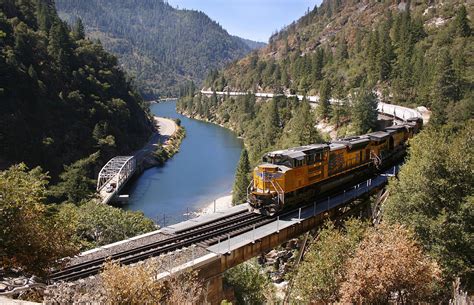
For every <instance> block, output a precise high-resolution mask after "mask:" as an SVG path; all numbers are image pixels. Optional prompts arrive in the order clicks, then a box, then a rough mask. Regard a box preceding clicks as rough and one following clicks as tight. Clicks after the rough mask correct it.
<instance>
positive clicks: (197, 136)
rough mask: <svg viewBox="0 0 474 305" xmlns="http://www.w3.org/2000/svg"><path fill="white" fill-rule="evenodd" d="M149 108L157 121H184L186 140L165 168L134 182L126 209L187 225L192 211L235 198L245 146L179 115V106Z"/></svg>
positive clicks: (223, 131)
mask: <svg viewBox="0 0 474 305" xmlns="http://www.w3.org/2000/svg"><path fill="white" fill-rule="evenodd" d="M150 108H151V111H152V113H153V114H155V115H157V116H162V117H169V118H179V119H180V120H181V125H182V126H184V128H185V129H186V137H185V138H184V140H183V142H182V143H181V147H180V151H179V153H177V154H176V155H175V156H174V157H173V158H172V159H170V160H168V161H167V162H166V163H165V165H163V166H161V167H154V168H150V169H148V170H146V171H145V172H143V173H142V175H141V176H140V177H139V178H137V179H136V180H135V181H133V183H132V184H131V186H130V189H129V195H130V198H129V202H128V203H127V204H126V205H125V206H124V208H126V209H129V210H134V211H138V210H139V211H143V213H144V214H145V215H146V216H147V217H150V218H152V219H153V220H155V221H156V222H157V223H158V224H160V225H164V224H165V225H169V224H172V223H177V222H180V221H182V220H184V219H186V218H187V216H186V215H185V214H186V213H187V211H188V210H189V211H196V210H199V209H201V208H203V207H206V206H207V205H208V204H209V203H210V202H212V201H213V200H215V199H217V198H219V197H222V196H226V195H229V194H230V192H231V190H232V184H233V181H234V175H235V169H236V167H237V163H238V161H239V157H240V152H241V150H242V148H243V142H242V141H241V140H240V139H238V138H237V137H236V135H235V134H234V133H233V132H231V131H229V130H227V129H225V128H222V127H220V126H218V125H215V124H211V123H206V122H201V121H198V120H194V119H189V118H187V117H185V116H183V115H181V114H179V113H177V112H176V101H166V102H161V103H158V104H152V105H151V106H150Z"/></svg>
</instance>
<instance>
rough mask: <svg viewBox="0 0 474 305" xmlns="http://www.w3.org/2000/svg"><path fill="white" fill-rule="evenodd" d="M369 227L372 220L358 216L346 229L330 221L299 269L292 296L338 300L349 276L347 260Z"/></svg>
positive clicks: (349, 221) (348, 221) (303, 298)
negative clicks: (340, 228)
mask: <svg viewBox="0 0 474 305" xmlns="http://www.w3.org/2000/svg"><path fill="white" fill-rule="evenodd" d="M367 228H368V223H365V222H361V221H358V220H347V221H346V222H345V224H344V231H342V230H339V229H336V228H335V226H334V224H333V223H332V222H328V223H326V225H325V227H324V228H322V229H321V230H320V231H319V234H318V237H317V240H315V242H314V243H312V244H311V245H310V248H309V250H308V252H307V253H306V254H305V257H304V261H303V262H302V263H301V264H300V265H299V267H298V270H296V273H295V275H294V279H293V281H294V282H293V283H294V285H293V290H292V291H291V298H292V300H293V301H294V302H304V303H309V302H311V301H315V300H317V301H322V302H325V303H330V302H336V301H337V300H338V299H339V297H340V296H339V289H340V285H341V283H342V282H343V281H344V280H345V272H346V270H345V263H346V261H347V260H348V259H349V258H350V257H352V256H353V255H354V252H355V250H356V248H357V246H358V244H359V243H360V241H361V240H362V238H363V236H364V233H365V231H366V230H367Z"/></svg>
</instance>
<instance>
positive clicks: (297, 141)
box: [279, 100, 322, 148]
mask: <svg viewBox="0 0 474 305" xmlns="http://www.w3.org/2000/svg"><path fill="white" fill-rule="evenodd" d="M315 125H316V120H315V114H314V112H313V111H312V110H311V107H310V106H309V103H308V102H307V101H306V100H303V101H302V102H301V104H300V105H299V106H298V108H297V110H296V113H295V115H294V116H293V118H291V120H290V121H289V123H288V124H287V125H286V128H285V130H284V133H283V137H282V138H281V141H280V143H281V145H279V147H284V148H288V147H295V146H302V145H307V144H312V143H318V142H321V141H322V138H321V136H320V134H319V132H318V130H317V129H316V127H314V126H315Z"/></svg>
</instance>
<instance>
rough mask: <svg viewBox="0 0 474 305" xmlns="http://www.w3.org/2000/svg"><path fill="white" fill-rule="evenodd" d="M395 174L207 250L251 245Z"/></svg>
mask: <svg viewBox="0 0 474 305" xmlns="http://www.w3.org/2000/svg"><path fill="white" fill-rule="evenodd" d="M395 172H398V167H394V168H391V169H390V170H388V171H386V172H385V173H384V174H382V175H380V176H377V177H376V178H374V179H370V180H367V181H366V182H362V183H360V184H358V185H357V186H356V187H352V188H350V189H348V190H346V191H344V192H343V193H340V194H338V195H335V196H332V197H329V198H328V199H324V200H320V201H318V202H316V203H315V204H314V205H313V206H308V207H305V208H301V211H294V212H293V213H291V214H289V215H284V216H282V217H281V218H279V219H278V220H276V221H273V222H271V223H269V224H267V225H264V226H261V227H258V228H255V229H253V230H251V231H248V232H246V233H243V234H240V235H237V236H235V237H231V238H229V239H224V240H222V241H221V242H220V243H218V244H215V245H212V246H210V247H208V248H207V250H208V251H211V252H213V253H216V254H226V253H229V252H231V251H233V250H235V249H238V248H241V247H243V246H245V245H248V244H250V243H253V242H255V240H258V239H260V238H263V237H265V236H269V235H271V234H275V233H278V231H280V230H283V229H285V228H287V227H290V226H293V225H295V224H297V223H299V222H301V221H303V220H305V219H307V218H311V217H313V216H315V215H319V214H322V213H324V212H326V211H328V210H331V209H333V208H335V207H337V206H340V205H343V204H345V203H348V202H350V201H352V200H354V199H355V198H358V197H360V196H361V195H363V194H365V193H368V192H370V191H371V190H373V189H376V188H378V187H380V186H381V185H383V184H385V183H386V182H387V179H388V178H387V177H388V176H389V175H393V174H394V173H395Z"/></svg>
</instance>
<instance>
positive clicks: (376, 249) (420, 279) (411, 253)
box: [340, 224, 440, 304]
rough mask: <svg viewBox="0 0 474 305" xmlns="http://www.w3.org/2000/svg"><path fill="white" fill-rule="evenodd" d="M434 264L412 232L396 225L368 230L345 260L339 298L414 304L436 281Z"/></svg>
mask: <svg viewBox="0 0 474 305" xmlns="http://www.w3.org/2000/svg"><path fill="white" fill-rule="evenodd" d="M439 275H440V271H439V268H438V266H437V265H436V263H435V262H434V261H433V260H431V259H430V258H428V257H427V256H425V255H424V253H423V252H422V249H421V247H420V246H419V245H418V244H417V243H416V241H415V239H414V236H413V234H412V233H411V232H410V231H408V230H407V229H405V228H403V227H402V226H400V225H386V224H382V225H381V226H379V227H377V228H373V229H371V230H369V231H368V233H367V235H366V237H365V238H364V240H363V241H362V242H361V243H360V245H359V247H358V248H357V250H356V253H355V255H354V257H352V258H350V259H349V260H348V262H347V279H346V281H345V282H344V283H342V286H341V291H340V292H341V296H342V298H341V301H342V302H355V303H371V304H372V303H386V302H388V301H396V302H397V303H402V304H405V303H414V302H420V301H424V300H427V299H429V296H430V294H431V293H432V289H433V288H434V286H435V284H436V283H437V282H438V281H439Z"/></svg>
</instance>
